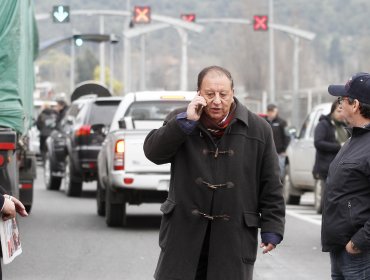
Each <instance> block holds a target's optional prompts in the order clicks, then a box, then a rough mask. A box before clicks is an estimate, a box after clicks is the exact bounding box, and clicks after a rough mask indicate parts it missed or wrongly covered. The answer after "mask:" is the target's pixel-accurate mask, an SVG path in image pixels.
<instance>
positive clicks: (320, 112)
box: [310, 109, 324, 138]
mask: <svg viewBox="0 0 370 280" xmlns="http://www.w3.org/2000/svg"><path fill="white" fill-rule="evenodd" d="M323 114H324V110H323V109H318V110H317V111H316V114H315V116H314V119H313V124H312V126H311V129H310V137H312V138H313V137H314V134H315V128H316V125H317V123H318V122H319V119H320V117H321V116H322V115H323Z"/></svg>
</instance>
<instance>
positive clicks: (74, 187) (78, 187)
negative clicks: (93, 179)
mask: <svg viewBox="0 0 370 280" xmlns="http://www.w3.org/2000/svg"><path fill="white" fill-rule="evenodd" d="M73 174H75V170H74V168H73V165H72V163H71V159H70V157H69V156H67V157H66V170H65V173H64V184H65V191H66V195H67V196H73V197H80V196H81V193H82V182H79V181H76V180H75V179H74V178H73Z"/></svg>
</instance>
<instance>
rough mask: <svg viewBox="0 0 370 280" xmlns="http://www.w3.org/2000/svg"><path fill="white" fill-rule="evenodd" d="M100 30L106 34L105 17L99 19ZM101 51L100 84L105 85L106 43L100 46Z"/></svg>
mask: <svg viewBox="0 0 370 280" xmlns="http://www.w3.org/2000/svg"><path fill="white" fill-rule="evenodd" d="M99 25H100V27H99V30H100V34H104V16H102V15H101V16H100V17H99ZM99 50H100V82H101V83H102V84H103V85H105V43H104V42H101V43H100V46H99Z"/></svg>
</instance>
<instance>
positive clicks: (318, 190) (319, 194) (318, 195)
mask: <svg viewBox="0 0 370 280" xmlns="http://www.w3.org/2000/svg"><path fill="white" fill-rule="evenodd" d="M324 188H325V182H323V180H316V182H315V210H316V213H317V214H321V213H322V200H323V194H324Z"/></svg>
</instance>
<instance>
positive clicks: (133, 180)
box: [96, 91, 196, 227]
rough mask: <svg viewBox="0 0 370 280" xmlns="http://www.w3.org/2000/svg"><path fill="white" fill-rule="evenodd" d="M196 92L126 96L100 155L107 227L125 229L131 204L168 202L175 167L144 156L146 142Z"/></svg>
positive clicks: (101, 204)
mask: <svg viewBox="0 0 370 280" xmlns="http://www.w3.org/2000/svg"><path fill="white" fill-rule="evenodd" d="M195 94H196V93H195V92H183V91H146V92H135V93H129V94H127V95H125V96H124V98H123V100H122V101H121V103H120V105H119V107H118V109H117V111H116V113H115V115H114V117H113V121H112V124H111V126H110V130H109V132H108V134H107V136H106V138H105V141H104V142H103V145H102V148H101V151H100V152H99V155H98V180H97V181H98V183H97V196H96V198H97V209H98V214H99V215H101V216H104V215H105V217H106V223H107V225H108V226H111V227H117V226H125V225H126V204H127V203H128V204H136V205H139V204H141V203H161V202H163V201H164V200H165V199H166V197H167V192H168V187H169V180H170V165H169V164H165V165H156V164H154V163H152V162H150V161H149V160H148V159H147V158H146V157H145V155H144V151H143V144H144V140H145V137H146V136H147V135H148V133H149V132H150V131H151V130H152V129H154V128H159V127H160V126H162V125H163V121H164V119H165V118H166V116H167V115H168V114H169V113H170V112H171V111H173V110H174V109H177V108H181V107H186V106H187V105H188V103H189V102H190V100H192V99H193V97H194V96H195Z"/></svg>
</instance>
